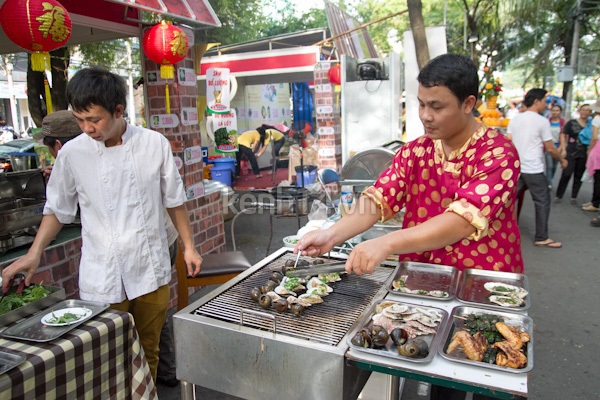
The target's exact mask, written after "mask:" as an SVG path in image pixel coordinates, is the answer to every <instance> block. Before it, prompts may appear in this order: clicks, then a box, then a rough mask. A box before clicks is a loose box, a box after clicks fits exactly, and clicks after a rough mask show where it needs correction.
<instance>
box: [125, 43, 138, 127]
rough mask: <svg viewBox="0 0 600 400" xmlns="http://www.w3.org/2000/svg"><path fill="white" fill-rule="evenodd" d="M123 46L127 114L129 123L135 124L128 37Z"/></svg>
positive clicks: (131, 66)
mask: <svg viewBox="0 0 600 400" xmlns="http://www.w3.org/2000/svg"><path fill="white" fill-rule="evenodd" d="M125 48H126V49H127V86H128V88H129V98H128V99H127V103H129V104H127V114H128V115H127V116H128V117H129V123H130V124H131V125H135V122H136V121H135V98H134V97H133V90H134V89H133V65H132V61H131V43H129V39H127V40H125Z"/></svg>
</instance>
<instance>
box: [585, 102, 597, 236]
mask: <svg viewBox="0 0 600 400" xmlns="http://www.w3.org/2000/svg"><path fill="white" fill-rule="evenodd" d="M590 109H591V110H592V112H593V113H594V118H593V119H592V139H591V140H590V145H589V147H588V158H587V161H586V163H585V166H586V169H587V172H588V174H589V175H590V176H593V177H594V189H593V192H592V201H590V202H589V203H585V204H583V205H582V207H581V208H582V209H583V210H585V211H598V210H600V145H598V130H599V129H600V99H598V100H597V101H596V103H595V104H593V105H592V106H590ZM590 223H591V224H592V226H600V221H599V220H598V218H592V220H591V221H590Z"/></svg>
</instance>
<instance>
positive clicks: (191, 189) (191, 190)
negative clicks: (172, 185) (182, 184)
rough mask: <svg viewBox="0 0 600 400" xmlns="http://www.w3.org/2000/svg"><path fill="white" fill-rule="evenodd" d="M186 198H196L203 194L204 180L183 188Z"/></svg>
mask: <svg viewBox="0 0 600 400" xmlns="http://www.w3.org/2000/svg"><path fill="white" fill-rule="evenodd" d="M185 194H186V196H187V199H188V200H192V199H196V198H198V197H200V196H203V195H204V182H199V183H194V184H193V185H191V186H188V187H187V188H186V190H185Z"/></svg>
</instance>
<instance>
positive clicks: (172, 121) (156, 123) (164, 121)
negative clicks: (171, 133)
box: [150, 114, 179, 128]
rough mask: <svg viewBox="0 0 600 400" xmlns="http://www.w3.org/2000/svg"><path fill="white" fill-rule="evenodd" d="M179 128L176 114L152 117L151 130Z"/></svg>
mask: <svg viewBox="0 0 600 400" xmlns="http://www.w3.org/2000/svg"><path fill="white" fill-rule="evenodd" d="M177 126H179V118H178V117H177V115H175V114H156V115H152V116H151V117H150V127H151V128H175V127H177Z"/></svg>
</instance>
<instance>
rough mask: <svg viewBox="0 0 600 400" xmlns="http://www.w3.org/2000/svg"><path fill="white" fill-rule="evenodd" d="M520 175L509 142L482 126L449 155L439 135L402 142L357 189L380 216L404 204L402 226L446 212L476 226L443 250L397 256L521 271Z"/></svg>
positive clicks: (490, 268) (458, 266)
mask: <svg viewBox="0 0 600 400" xmlns="http://www.w3.org/2000/svg"><path fill="white" fill-rule="evenodd" d="M519 173H520V162H519V156H518V154H517V151H516V149H515V148H514V146H513V144H512V142H511V141H510V140H508V139H507V138H506V137H505V136H504V135H502V134H499V133H498V132H497V131H496V130H494V129H490V128H486V127H483V126H482V127H481V128H480V129H478V130H477V131H476V132H475V133H474V134H473V135H472V136H471V139H470V140H469V141H468V142H467V143H465V144H464V145H463V146H462V148H460V149H458V150H455V151H453V152H452V153H451V154H450V155H449V156H448V158H446V157H445V155H444V152H443V150H442V143H441V141H439V140H435V141H434V140H431V139H430V138H429V137H427V136H421V137H420V138H418V139H416V140H414V141H412V142H409V143H407V144H405V145H404V146H403V147H402V148H401V149H400V150H399V151H398V152H397V153H396V155H395V156H394V159H393V161H392V165H391V166H390V168H388V169H387V170H386V171H384V172H383V173H382V174H381V175H380V176H379V179H378V180H377V182H376V183H375V185H374V186H371V187H369V188H368V189H366V190H365V191H364V192H363V195H366V196H368V197H369V198H371V199H372V200H373V201H374V202H375V203H376V204H377V205H378V206H379V207H380V209H381V211H382V220H383V221H385V220H388V219H389V218H391V217H392V216H393V215H394V214H396V213H398V212H399V211H400V210H401V209H402V208H403V207H405V214H404V222H403V226H402V228H403V229H406V228H410V227H412V226H415V225H418V224H420V223H423V222H424V221H426V220H428V219H430V218H432V217H434V216H436V215H439V214H441V213H444V212H453V213H456V214H458V215H460V216H462V217H463V218H465V219H466V220H467V221H469V223H470V224H471V225H473V226H474V227H475V229H476V231H475V233H473V235H471V236H470V237H469V238H466V239H462V240H461V241H459V242H456V243H454V244H452V245H449V246H446V247H444V248H442V249H437V250H432V251H427V252H422V253H409V254H401V255H400V260H401V261H402V260H406V261H418V262H426V263H432V264H442V265H452V266H455V267H457V268H458V269H460V270H463V269H465V268H478V269H486V270H493V271H505V272H518V273H522V272H523V259H522V256H521V237H520V233H519V228H518V226H517V221H516V212H515V200H516V191H517V179H518V178H519Z"/></svg>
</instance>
